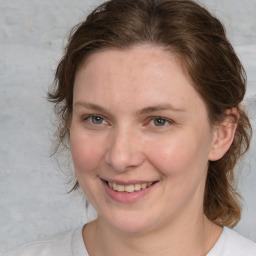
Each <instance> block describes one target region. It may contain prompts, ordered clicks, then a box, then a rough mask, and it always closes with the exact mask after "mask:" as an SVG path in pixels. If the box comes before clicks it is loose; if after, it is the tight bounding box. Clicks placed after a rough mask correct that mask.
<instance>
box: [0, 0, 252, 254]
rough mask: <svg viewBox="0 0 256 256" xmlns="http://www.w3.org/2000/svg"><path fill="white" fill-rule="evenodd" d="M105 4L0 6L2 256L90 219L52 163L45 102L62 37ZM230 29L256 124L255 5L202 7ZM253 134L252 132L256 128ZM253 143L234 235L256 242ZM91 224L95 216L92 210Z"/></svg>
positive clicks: (222, 2)
mask: <svg viewBox="0 0 256 256" xmlns="http://www.w3.org/2000/svg"><path fill="white" fill-rule="evenodd" d="M100 2H102V1H93V0H90V1H89V0H87V1H86V0H72V1H71V0H9V1H5V0H0V253H1V252H3V251H5V250H7V249H9V248H11V247H14V246H16V245H18V244H21V243H24V242H27V241H31V240H35V239H38V238H42V237H45V236H49V235H51V234H54V233H56V232H60V231H63V230H66V229H69V228H72V227H75V226H77V225H79V224H81V223H83V222H85V221H86V220H87V219H88V216H87V215H86V211H85V207H84V202H83V200H82V197H81V196H79V195H72V194H69V195H67V194H66V191H67V186H65V175H63V174H62V173H61V172H60V171H59V170H58V169H57V165H56V163H55V162H54V161H53V160H52V159H50V158H49V153H50V135H51V133H52V130H53V129H52V126H51V121H50V118H51V117H52V114H51V106H50V104H49V103H47V102H46V100H45V96H46V91H47V88H48V86H49V85H50V84H51V82H52V79H53V70H54V69H55V67H56V63H57V61H58V60H59V58H60V56H61V49H62V46H63V38H66V37H67V34H68V31H69V30H70V28H71V27H72V26H74V25H75V24H77V23H78V22H79V21H81V20H82V19H83V18H84V17H85V15H86V14H88V12H89V11H90V10H92V9H93V7H95V6H96V5H97V4H98V3H100ZM201 2H202V3H204V5H205V6H207V7H208V8H209V9H210V10H211V11H213V13H215V14H216V15H217V16H218V17H219V18H220V19H221V20H222V21H223V22H224V24H225V25H226V28H227V31H228V35H229V38H230V40H231V42H232V43H233V45H234V46H235V49H236V51H237V52H238V55H239V56H240V57H241V59H242V61H243V63H244V66H245V68H246V70H247V73H248V92H247V96H246V104H247V105H248V109H249V112H250V116H251V118H252V123H253V126H254V127H255V123H256V122H255V119H256V110H255V109H256V15H255V13H256V0H243V1H242V0H240V1H235V0H206V1H201ZM254 130H255V128H254ZM255 144H256V139H255V137H254V139H253V142H252V147H251V150H250V152H249V154H248V155H247V157H246V158H245V159H244V161H243V163H242V165H241V167H240V168H239V173H240V175H239V177H240V182H239V186H240V187H241V189H240V191H241V193H242V195H243V197H244V211H243V218H242V220H241V222H240V224H239V225H238V226H237V230H238V231H239V232H240V233H241V234H243V235H244V236H246V237H249V238H251V239H252V240H254V241H256V214H255V212H256V186H255V184H256V161H255V155H256V154H255V153H256V150H255V149H256V145H255ZM89 214H90V216H89V218H91V217H92V216H93V215H92V213H91V211H89Z"/></svg>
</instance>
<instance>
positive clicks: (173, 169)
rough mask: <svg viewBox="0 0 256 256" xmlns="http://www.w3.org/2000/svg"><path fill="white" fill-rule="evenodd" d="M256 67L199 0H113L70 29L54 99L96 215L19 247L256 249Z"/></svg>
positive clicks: (70, 250)
mask: <svg viewBox="0 0 256 256" xmlns="http://www.w3.org/2000/svg"><path fill="white" fill-rule="evenodd" d="M245 87H246V86H245V74H244V70H243V67H242V65H241V63H240V61H239V59H238V58H237V56H236V54H235V52H234V50H233V48H232V46H231V45H230V43H229V41H228V40H227V38H226V36H225V31H224V28H223V26H222V24H221V23H220V22H219V21H218V20H217V19H216V18H215V17H213V16H212V15H211V14H210V13H209V12H208V11H206V10H205V9H204V8H202V7H200V6H199V5H198V4H196V3H195V2H193V1H189V0H176V1H175V0H166V1H161V0H127V1H122V0H112V1H109V2H106V3H105V4H103V5H101V6H100V7H98V8H97V9H96V10H95V11H93V12H92V13H91V14H90V15H89V16H88V17H87V19H86V21H84V22H83V23H81V24H79V25H78V26H77V27H76V28H75V29H74V31H73V33H72V34H71V36H70V39H69V42H68V45H67V47H66V52H65V55H64V57H63V58H62V60H61V62H60V63H59V66H58V68H57V71H56V80H55V88H54V89H53V91H51V92H50V93H49V100H50V101H52V102H53V103H54V104H55V110H56V113H57V115H58V116H59V118H60V126H59V129H58V136H59V145H58V147H57V149H56V150H58V149H61V147H62V146H68V148H70V150H71V153H72V158H73V164H74V169H75V174H76V178H77V182H76V183H75V185H74V187H73V190H75V189H77V188H78V187H81V189H82V190H83V192H84V194H85V196H86V198H87V199H88V201H89V202H90V203H91V204H92V205H93V206H94V208H95V209H96V210H97V212H98V217H97V219H96V220H94V221H92V222H90V223H87V224H86V225H85V226H83V227H80V228H77V229H76V230H74V231H70V232H67V233H64V234H60V235H58V236H56V237H54V238H52V239H49V240H46V241H41V242H35V243H31V244H27V245H25V246H23V247H21V248H19V249H17V250H15V251H13V252H10V253H9V254H8V253H7V255H79V256H80V255H81V256H82V255H90V256H95V255H96V256H101V255H105V256H108V255H111V256H115V255H124V256H126V255H147V256H148V255H149V256H150V255H168V256H172V255H175V256H190V255H191V256H195V255H207V256H216V255H222V256H228V255H232V256H238V255H239V256H240V255H247V256H252V255H256V245H255V243H253V242H252V241H249V240H247V239H245V238H243V237H241V236H240V235H238V234H236V233H235V232H234V231H232V230H230V229H228V228H227V227H233V226H235V225H236V224H237V223H238V221H239V219H240V215H241V207H240V205H239V200H238V198H239V195H238V193H237V191H236V189H235V187H234V186H233V181H234V173H233V171H234V167H235V165H236V163H237V161H238V159H239V158H240V157H241V155H243V154H244V153H245V152H246V151H247V149H248V147H249V143H250V136H251V126H250V122H249V120H248V117H247V116H246V114H245V112H244V110H243V107H242V105H241V102H242V100H243V97H244V94H245V89H246V88H245Z"/></svg>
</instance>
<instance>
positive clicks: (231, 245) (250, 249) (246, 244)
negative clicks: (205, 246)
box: [207, 227, 256, 256]
mask: <svg viewBox="0 0 256 256" xmlns="http://www.w3.org/2000/svg"><path fill="white" fill-rule="evenodd" d="M218 255H222V256H244V255H246V256H256V243H254V242H253V241H251V240H249V239H247V238H245V237H243V236H241V235H239V234H238V233H237V232H235V231H234V230H231V229H229V228H227V227H224V229H223V232H222V234H221V236H220V237H219V239H218V241H217V243H216V244H215V246H214V247H213V248H212V250H211V251H210V252H209V254H207V256H218Z"/></svg>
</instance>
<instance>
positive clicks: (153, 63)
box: [74, 45, 202, 108]
mask: <svg viewBox="0 0 256 256" xmlns="http://www.w3.org/2000/svg"><path fill="white" fill-rule="evenodd" d="M74 87H75V88H74V98H79V99H80V98H82V97H84V98H86V100H91V101H99V100H100V101H101V102H102V103H104V102H106V103H107V101H108V99H109V98H111V101H112V103H113V104H117V103H118V104H120V105H123V104H128V105H129V104H130V107H132V106H138V107H140V106H141V105H143V104H144V105H145V102H148V103H150V104H159V103H161V102H165V103H167V102H169V103H171V104H174V105H176V107H177V108H178V107H181V106H183V105H184V104H185V105H187V107H191V106H194V105H195V104H202V100H201V98H200V96H199V95H198V93H197V92H196V90H195V89H194V87H193V86H192V83H191V82H190V79H189V78H188V77H187V75H185V73H184V71H183V69H182V65H181V62H180V60H179V58H178V57H177V56H176V55H174V54H172V53H171V52H170V51H167V50H165V49H163V48H160V47H156V46H149V45H143V46H136V47H133V48H130V49H128V50H120V49H105V50H102V51H99V52H97V53H94V54H92V55H91V56H89V57H88V58H87V59H86V61H85V62H84V63H83V64H82V65H81V66H80V68H79V70H78V71H77V73H76V77H75V85H74ZM108 103H110V102H108ZM142 107H143V106H142Z"/></svg>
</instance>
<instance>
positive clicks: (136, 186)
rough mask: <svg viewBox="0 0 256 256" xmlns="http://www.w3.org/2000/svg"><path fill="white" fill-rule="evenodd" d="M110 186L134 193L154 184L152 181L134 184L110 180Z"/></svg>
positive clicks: (116, 189)
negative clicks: (121, 183) (117, 182)
mask: <svg viewBox="0 0 256 256" xmlns="http://www.w3.org/2000/svg"><path fill="white" fill-rule="evenodd" d="M108 185H109V187H111V188H113V189H114V190H115V191H118V192H127V193H132V192H134V191H139V190H141V189H145V188H147V187H149V186H151V185H152V182H149V183H142V184H134V185H118V184H116V183H111V182H108Z"/></svg>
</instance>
